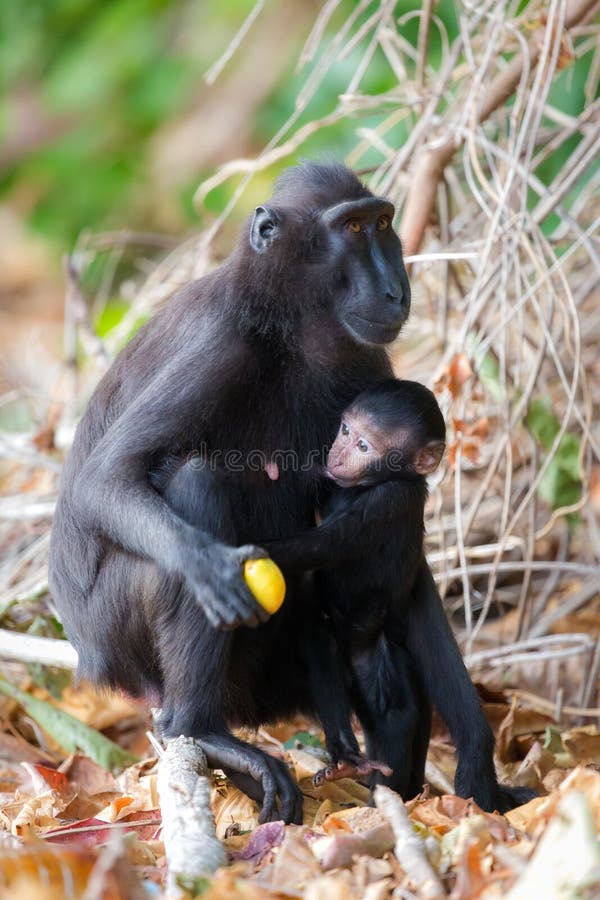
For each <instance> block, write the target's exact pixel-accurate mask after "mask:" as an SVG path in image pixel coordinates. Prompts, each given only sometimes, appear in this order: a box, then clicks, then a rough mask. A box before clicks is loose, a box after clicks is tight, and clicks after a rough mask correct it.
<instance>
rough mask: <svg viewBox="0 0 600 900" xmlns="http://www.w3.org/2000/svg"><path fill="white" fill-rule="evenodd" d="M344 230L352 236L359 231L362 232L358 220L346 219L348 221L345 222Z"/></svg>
mask: <svg viewBox="0 0 600 900" xmlns="http://www.w3.org/2000/svg"><path fill="white" fill-rule="evenodd" d="M346 228H347V229H348V231H351V232H352V234H358V233H359V231H362V228H361V225H360V222H359V221H358V219H348V221H347V222H346Z"/></svg>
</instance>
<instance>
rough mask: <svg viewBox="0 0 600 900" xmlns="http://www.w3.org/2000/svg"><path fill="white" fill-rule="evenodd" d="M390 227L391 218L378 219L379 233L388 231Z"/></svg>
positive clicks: (380, 217) (382, 217)
mask: <svg viewBox="0 0 600 900" xmlns="http://www.w3.org/2000/svg"><path fill="white" fill-rule="evenodd" d="M389 227H390V217H389V216H379V218H378V219H377V231H387V230H388V228H389Z"/></svg>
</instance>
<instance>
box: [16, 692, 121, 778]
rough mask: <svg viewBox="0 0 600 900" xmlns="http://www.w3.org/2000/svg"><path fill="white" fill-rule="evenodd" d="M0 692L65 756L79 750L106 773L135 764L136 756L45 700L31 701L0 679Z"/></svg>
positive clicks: (28, 696) (31, 698) (33, 698)
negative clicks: (12, 700) (58, 747)
mask: <svg viewBox="0 0 600 900" xmlns="http://www.w3.org/2000/svg"><path fill="white" fill-rule="evenodd" d="M0 691H1V692H2V693H3V694H6V695H7V696H8V697H12V698H13V699H14V700H16V701H17V702H18V703H20V704H21V706H22V707H23V709H24V710H25V711H26V712H27V714H28V715H30V716H31V718H32V719H34V720H35V721H36V722H37V723H38V725H39V726H40V727H41V728H43V729H44V731H46V732H47V733H48V734H49V735H50V737H52V738H54V740H55V741H57V743H59V744H60V745H61V747H64V749H65V750H66V751H67V752H68V753H75V751H76V750H81V751H82V752H83V753H85V754H86V756H89V757H90V759H92V760H93V761H94V762H95V763H98V765H99V766H102V768H103V769H106V770H107V771H108V772H114V771H115V770H118V769H124V768H126V767H127V766H131V765H133V763H136V762H138V758H137V757H136V756H133V755H132V754H131V753H128V752H127V750H123V749H122V747H119V745H118V744H115V743H114V741H111V740H109V739H108V738H107V737H104V735H103V734H100V732H99V731H96V729H95V728H90V727H89V725H84V724H83V722H80V721H79V719H76V718H75V716H72V715H70V714H69V713H66V712H63V711H62V710H61V709H57V708H56V707H55V706H52V705H51V704H50V703H47V702H46V701H45V700H39V699H38V698H37V697H32V696H31V695H30V694H27V693H26V692H25V691H22V690H21V689H20V688H18V687H15V686H14V685H13V684H11V683H10V682H9V681H6V679H5V678H2V677H1V676H0Z"/></svg>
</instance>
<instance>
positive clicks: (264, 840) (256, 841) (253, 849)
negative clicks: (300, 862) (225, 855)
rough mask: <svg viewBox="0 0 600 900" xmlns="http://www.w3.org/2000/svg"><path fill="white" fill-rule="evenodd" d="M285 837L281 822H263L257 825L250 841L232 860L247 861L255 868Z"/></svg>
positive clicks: (283, 826)
mask: <svg viewBox="0 0 600 900" xmlns="http://www.w3.org/2000/svg"><path fill="white" fill-rule="evenodd" d="M284 836H285V825H284V823H283V822H265V824H264V825H259V826H258V828H255V829H254V831H253V832H252V834H251V835H250V840H249V841H248V843H247V844H246V846H245V847H244V849H243V850H240V851H239V852H238V853H236V854H234V859H247V860H248V861H249V862H251V863H253V864H254V865H255V866H258V865H260V863H261V862H262V861H263V860H264V859H265V858H266V857H267V856H269V854H270V853H271V850H273V848H274V847H279V845H280V844H281V843H282V841H283V839H284Z"/></svg>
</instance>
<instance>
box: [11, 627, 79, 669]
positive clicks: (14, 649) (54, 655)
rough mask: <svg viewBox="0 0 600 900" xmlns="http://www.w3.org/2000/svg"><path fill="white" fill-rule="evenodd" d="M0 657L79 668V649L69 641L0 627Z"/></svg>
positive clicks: (64, 667)
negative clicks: (35, 635)
mask: <svg viewBox="0 0 600 900" xmlns="http://www.w3.org/2000/svg"><path fill="white" fill-rule="evenodd" d="M0 658H4V659H16V660H18V661H19V662H23V663H41V664H42V665H44V666H58V668H60V669H76V668H77V651H76V650H75V648H74V647H72V646H71V644H69V642H68V641H59V640H57V639H56V638H44V637H32V636H31V635H30V634H19V632H18V631H8V630H7V629H5V628H0Z"/></svg>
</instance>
